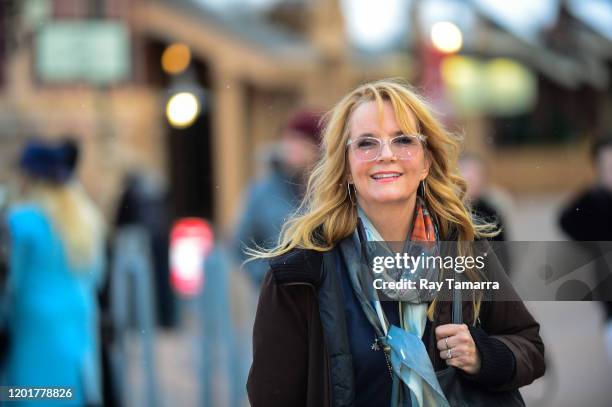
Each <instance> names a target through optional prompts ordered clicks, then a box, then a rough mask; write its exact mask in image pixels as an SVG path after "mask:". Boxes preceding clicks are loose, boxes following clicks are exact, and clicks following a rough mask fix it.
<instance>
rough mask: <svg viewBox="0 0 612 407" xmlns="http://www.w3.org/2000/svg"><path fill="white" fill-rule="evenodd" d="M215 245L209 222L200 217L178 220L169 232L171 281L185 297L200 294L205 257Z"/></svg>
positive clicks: (176, 289)
mask: <svg viewBox="0 0 612 407" xmlns="http://www.w3.org/2000/svg"><path fill="white" fill-rule="evenodd" d="M213 245H214V237H213V230H212V227H211V226H210V224H209V223H208V222H207V221H205V220H204V219H200V218H183V219H179V220H178V221H176V223H175V224H174V226H173V227H172V232H171V234H170V283H171V285H172V287H173V288H174V290H175V291H176V292H177V293H178V294H179V295H182V296H184V297H192V296H195V295H197V294H198V293H199V292H200V291H201V289H202V286H203V284H204V260H205V259H206V256H207V255H208V253H210V251H211V250H212V248H213Z"/></svg>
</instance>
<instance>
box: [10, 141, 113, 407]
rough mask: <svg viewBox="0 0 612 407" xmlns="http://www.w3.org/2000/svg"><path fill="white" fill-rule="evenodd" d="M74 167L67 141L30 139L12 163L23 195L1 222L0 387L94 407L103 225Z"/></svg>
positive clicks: (71, 147) (97, 381)
mask: <svg viewBox="0 0 612 407" xmlns="http://www.w3.org/2000/svg"><path fill="white" fill-rule="evenodd" d="M77 163H78V147H77V145H76V143H75V142H73V141H69V140H65V141H44V140H41V139H33V140H31V141H29V142H28V143H27V144H26V145H25V147H24V148H23V150H22V152H21V154H20V156H19V160H18V166H19V169H20V171H21V173H22V175H23V176H24V177H23V185H22V191H20V192H21V195H22V196H20V197H19V198H20V199H19V201H18V202H16V203H15V204H14V205H12V206H11V207H10V209H9V211H8V213H7V214H6V216H5V217H3V218H2V219H1V220H2V223H3V224H5V225H6V227H7V231H8V236H9V242H8V253H7V257H8V258H9V261H8V264H9V266H8V278H7V282H6V286H5V287H4V288H5V291H4V292H3V293H0V298H3V299H4V301H3V302H2V303H0V314H1V315H4V316H5V318H6V322H7V324H6V326H7V327H8V329H7V333H8V341H7V343H5V344H4V345H3V347H5V348H7V349H2V350H0V352H2V354H3V356H5V357H6V360H5V365H4V366H3V368H4V372H3V375H2V376H3V377H0V385H3V386H4V385H8V384H10V385H12V386H37V387H51V386H53V387H63V388H70V389H71V392H72V395H71V396H72V399H71V400H70V401H69V402H70V403H71V404H70V405H101V404H102V398H101V397H102V393H101V385H102V382H101V376H100V374H101V365H100V359H99V356H100V352H99V343H100V338H99V337H98V336H99V334H98V320H99V310H98V304H97V291H98V289H99V288H100V287H101V283H102V282H103V276H104V262H105V261H104V248H105V245H104V242H105V238H104V223H103V218H102V215H101V213H100V212H99V210H98V209H97V208H96V206H95V205H94V203H93V202H92V201H91V200H90V198H89V197H88V196H87V194H86V193H85V191H84V190H83V188H81V186H80V185H79V184H78V182H76V180H75V177H74V173H75V170H76V166H77ZM35 403H36V402H31V403H30V402H29V401H27V400H26V401H24V402H23V405H32V404H35ZM36 405H38V404H36Z"/></svg>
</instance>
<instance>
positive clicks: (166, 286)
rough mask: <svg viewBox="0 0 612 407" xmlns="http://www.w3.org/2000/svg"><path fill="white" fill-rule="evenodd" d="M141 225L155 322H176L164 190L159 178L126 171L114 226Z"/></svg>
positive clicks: (169, 324) (168, 324) (170, 324)
mask: <svg viewBox="0 0 612 407" xmlns="http://www.w3.org/2000/svg"><path fill="white" fill-rule="evenodd" d="M125 226H140V227H142V228H143V229H144V230H145V232H146V234H147V236H148V238H149V243H150V245H151V256H152V259H151V260H152V266H153V274H154V275H153V277H154V280H155V304H156V315H157V323H158V324H159V325H160V326H161V327H163V328H173V327H175V326H176V324H177V319H178V318H177V309H176V308H177V306H176V298H175V297H174V293H173V292H172V289H171V287H170V268H169V247H170V214H169V209H168V200H167V192H166V189H165V188H164V186H163V184H162V182H161V181H159V180H158V179H156V178H155V177H154V176H153V175H151V174H147V173H145V172H136V171H132V172H130V173H128V174H127V176H126V178H125V181H124V185H123V192H122V194H121V197H120V198H119V203H118V206H117V211H116V217H115V227H116V229H117V231H118V230H119V229H121V228H122V227H125Z"/></svg>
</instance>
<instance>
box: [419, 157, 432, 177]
mask: <svg viewBox="0 0 612 407" xmlns="http://www.w3.org/2000/svg"><path fill="white" fill-rule="evenodd" d="M430 167H431V158H430V155H429V152H427V151H425V159H424V160H423V170H422V171H421V181H423V180H424V179H425V178H427V176H428V175H429V168H430Z"/></svg>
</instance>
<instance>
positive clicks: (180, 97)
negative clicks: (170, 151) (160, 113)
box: [166, 92, 200, 129]
mask: <svg viewBox="0 0 612 407" xmlns="http://www.w3.org/2000/svg"><path fill="white" fill-rule="evenodd" d="M199 114H200V102H199V101H198V98H196V97H195V95H194V94H193V93H189V92H181V93H177V94H175V95H173V96H172V97H171V98H170V99H169V100H168V103H167V104H166V117H167V118H168V121H169V122H170V124H171V125H172V126H173V127H176V128H179V129H181V128H185V127H189V126H191V124H193V122H194V121H195V119H196V118H197V117H198V115H199Z"/></svg>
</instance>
